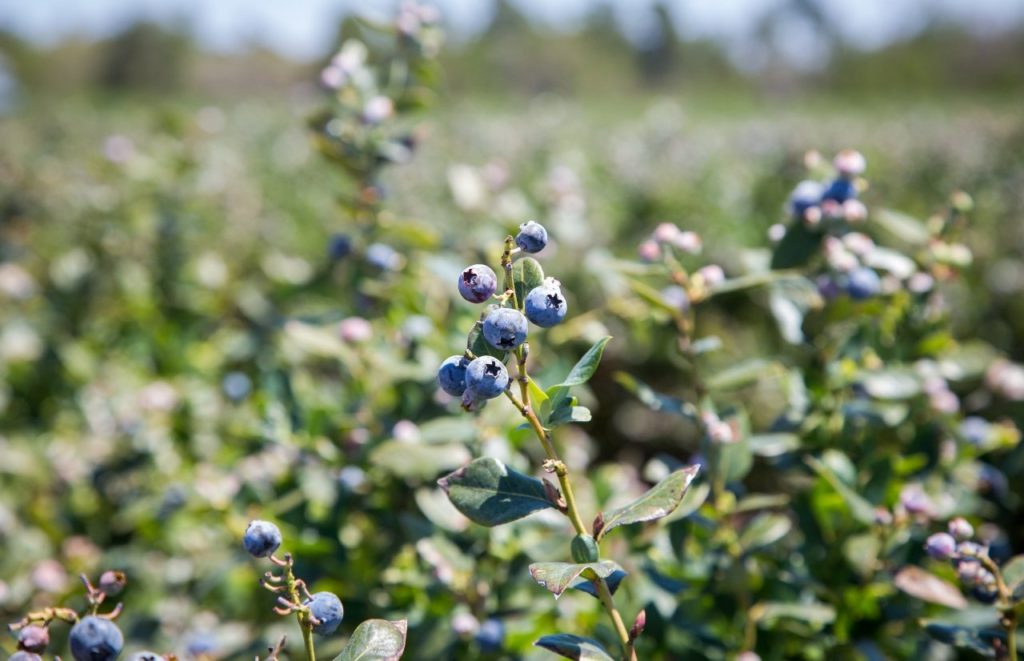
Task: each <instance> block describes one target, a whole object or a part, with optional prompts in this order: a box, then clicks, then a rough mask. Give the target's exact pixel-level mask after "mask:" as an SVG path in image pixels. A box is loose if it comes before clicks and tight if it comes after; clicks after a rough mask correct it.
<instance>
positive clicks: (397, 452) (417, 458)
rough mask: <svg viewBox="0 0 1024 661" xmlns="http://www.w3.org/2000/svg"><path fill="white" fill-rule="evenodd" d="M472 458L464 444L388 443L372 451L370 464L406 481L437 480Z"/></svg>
mask: <svg viewBox="0 0 1024 661" xmlns="http://www.w3.org/2000/svg"><path fill="white" fill-rule="evenodd" d="M471 458H472V455H470V453H469V450H467V449H466V446H464V445H462V444H461V443H445V444H434V443H418V442H414V443H410V442H406V441H384V442H383V443H381V444H380V445H378V446H377V447H375V448H374V449H373V450H372V451H371V452H370V463H371V464H373V465H375V466H380V467H381V468H383V469H384V470H385V471H387V472H388V473H390V474H392V475H395V476H397V477H400V478H402V479H405V480H433V479H435V478H436V477H437V476H438V475H440V474H442V473H444V472H446V471H450V470H453V469H455V468H457V467H458V466H461V465H462V464H464V463H466V462H467V461H469V460H470V459H471Z"/></svg>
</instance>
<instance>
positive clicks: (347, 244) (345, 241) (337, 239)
mask: <svg viewBox="0 0 1024 661" xmlns="http://www.w3.org/2000/svg"><path fill="white" fill-rule="evenodd" d="M351 253H352V239H350V238H349V237H348V235H347V234H335V235H333V236H331V241H330V243H329V244H328V245H327V256H328V257H329V258H330V260H331V261H332V262H337V261H339V260H342V259H345V258H346V257H348V256H349V255H350V254H351Z"/></svg>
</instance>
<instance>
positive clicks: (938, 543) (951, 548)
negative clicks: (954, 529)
mask: <svg viewBox="0 0 1024 661" xmlns="http://www.w3.org/2000/svg"><path fill="white" fill-rule="evenodd" d="M924 550H925V551H926V552H927V553H928V555H930V556H931V557H933V558H935V559H936V560H952V559H953V557H954V556H956V540H955V539H953V536H952V535H950V534H949V533H944V532H937V533H935V534H934V535H932V536H930V537H929V538H928V539H927V540H926V541H925V543H924Z"/></svg>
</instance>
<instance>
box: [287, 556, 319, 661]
mask: <svg viewBox="0 0 1024 661" xmlns="http://www.w3.org/2000/svg"><path fill="white" fill-rule="evenodd" d="M293 564H294V563H293V561H292V554H291V553H286V554H285V556H284V563H283V566H284V584H285V587H286V589H287V591H288V601H290V602H291V604H290V607H291V608H292V609H293V610H294V611H295V619H296V620H297V621H298V623H299V628H300V629H302V643H303V644H304V645H305V646H306V659H307V660H308V661H316V647H315V643H314V642H313V621H312V619H311V616H310V614H309V609H308V608H306V607H304V606H302V597H301V596H300V594H299V589H300V588H303V589H304V588H305V583H304V582H303V581H302V580H300V579H297V578H295V573H294V572H293V571H292V565H293ZM279 599H280V598H279Z"/></svg>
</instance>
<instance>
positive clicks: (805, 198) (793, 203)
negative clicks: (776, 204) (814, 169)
mask: <svg viewBox="0 0 1024 661" xmlns="http://www.w3.org/2000/svg"><path fill="white" fill-rule="evenodd" d="M824 192H825V191H824V186H822V185H821V184H820V183H818V182H817V181H810V180H807V181H801V182H800V183H799V184H797V185H796V188H794V189H793V192H792V193H790V194H789V200H788V201H787V202H786V208H787V209H788V211H789V213H790V214H791V215H792V216H795V217H796V218H803V217H804V213H806V211H807V210H808V209H810V208H811V207H816V206H818V205H819V204H821V196H822V194H823V193H824Z"/></svg>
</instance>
